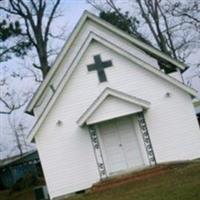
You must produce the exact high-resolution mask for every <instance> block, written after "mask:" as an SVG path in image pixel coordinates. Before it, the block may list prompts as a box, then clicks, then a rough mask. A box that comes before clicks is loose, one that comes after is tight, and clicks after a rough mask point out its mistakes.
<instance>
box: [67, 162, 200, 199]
mask: <svg viewBox="0 0 200 200" xmlns="http://www.w3.org/2000/svg"><path fill="white" fill-rule="evenodd" d="M134 199H135V200H200V162H196V163H190V164H177V165H172V166H170V167H169V169H168V170H167V171H166V173H165V174H162V175H158V176H153V177H149V178H143V179H141V180H133V181H131V182H129V183H126V184H123V185H120V186H116V187H113V188H110V189H105V190H104V191H101V192H89V193H87V194H79V195H76V196H73V197H70V198H67V200H134Z"/></svg>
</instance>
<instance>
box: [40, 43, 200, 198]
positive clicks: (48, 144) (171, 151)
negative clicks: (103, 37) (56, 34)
mask: <svg viewBox="0 0 200 200" xmlns="http://www.w3.org/2000/svg"><path fill="white" fill-rule="evenodd" d="M96 54H101V57H102V60H109V59H111V60H112V62H113V67H110V68H107V69H106V70H105V71H106V75H107V79H108V82H104V83H101V84H100V83H99V81H98V77H97V73H96V72H88V71H87V67H86V66H87V65H88V64H91V63H93V62H94V61H93V55H96ZM106 87H110V88H113V89H116V90H119V91H123V92H124V93H127V94H129V95H132V96H135V97H138V98H141V99H145V100H147V101H149V102H150V103H151V107H150V109H149V110H148V111H147V112H146V113H145V118H146V122H147V125H148V129H149V133H150V137H151V140H152V144H153V148H154V152H155V155H156V159H157V162H158V163H159V162H166V161H171V160H187V159H193V158H197V157H200V132H199V127H198V124H197V120H196V118H195V115H194V108H193V106H192V102H191V98H190V96H189V95H188V94H187V93H186V92H184V91H182V90H180V89H179V88H177V87H175V86H174V85H172V84H171V83H169V82H167V81H164V80H163V79H161V78H159V77H157V76H156V75H153V74H152V73H150V72H148V71H146V70H145V69H143V68H141V67H139V66H137V65H136V64H134V63H133V62H131V61H129V60H127V59H125V58H124V57H122V56H120V55H119V54H117V53H115V52H114V51H112V50H110V49H108V48H105V47H104V46H103V45H101V44H99V43H97V42H92V43H91V44H90V46H89V48H88V50H87V51H86V52H85V54H84V56H83V57H82V59H81V61H80V62H79V64H78V66H77V68H76V70H75V71H74V73H73V74H72V76H71V78H70V80H69V82H68V83H67V85H65V87H64V89H63V90H62V93H61V94H60V95H59V97H58V98H57V100H56V102H55V104H54V105H53V107H52V109H51V111H50V112H49V113H48V115H47V117H46V119H45V120H44V122H43V124H42V126H41V127H40V129H39V131H38V133H37V135H36V145H37V148H38V151H39V155H40V158H41V163H42V167H43V170H44V174H45V178H46V180H47V185H48V190H49V193H50V196H51V198H54V197H57V196H61V195H64V194H67V193H71V192H75V191H77V190H82V189H85V188H88V187H90V186H91V185H92V184H93V183H95V182H97V181H99V174H98V170H97V166H96V161H95V157H94V153H93V148H92V145H91V141H90V138H89V134H88V130H87V128H86V127H84V128H80V127H79V126H78V125H77V124H76V121H77V120H78V118H79V117H80V114H81V113H83V112H84V111H85V110H86V109H87V108H88V107H89V106H90V105H91V104H92V102H93V101H94V100H95V99H96V98H97V97H98V96H99V94H100V93H101V92H102V91H103V90H104V89H105V88H106ZM167 93H169V94H170V95H166V94H167ZM58 120H60V121H61V122H62V124H61V125H60V126H58V125H56V123H57V121H58Z"/></svg>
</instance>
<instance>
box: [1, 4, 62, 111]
mask: <svg viewBox="0 0 200 200" xmlns="http://www.w3.org/2000/svg"><path fill="white" fill-rule="evenodd" d="M60 1H61V0H52V1H48V2H47V1H46V0H1V1H0V12H1V15H2V16H3V17H4V18H5V19H6V20H3V22H2V23H1V28H2V30H3V31H4V32H5V34H3V35H2V33H4V32H1V36H2V37H1V38H2V40H1V46H0V61H1V62H3V61H7V58H8V57H9V58H10V53H14V54H16V55H23V56H25V55H26V53H27V51H28V50H29V49H31V50H35V51H34V52H36V54H37V56H36V59H35V61H34V62H33V65H32V66H33V67H30V66H29V67H28V68H27V67H26V69H25V70H24V71H26V72H27V74H28V75H27V74H25V73H23V75H22V74H20V73H18V72H17V71H14V72H12V74H11V77H16V78H21V79H24V78H28V77H30V76H32V77H33V78H34V80H35V81H36V82H39V83H41V81H42V79H43V78H44V77H45V76H46V75H47V73H48V71H49V69H50V59H51V56H55V54H56V53H57V51H55V49H53V48H52V46H50V43H51V41H52V40H55V39H60V37H61V36H62V34H63V32H62V33H61V34H58V35H54V34H53V31H51V26H52V23H53V21H54V19H55V18H56V17H58V16H60V13H59V14H57V11H58V7H59V4H60ZM16 19H17V21H16ZM12 21H13V22H12ZM14 25H15V26H14ZM10 33H12V34H10ZM11 36H12V37H13V38H14V39H12V38H11V39H12V40H11V39H10V37H11ZM5 38H6V39H7V40H5ZM51 39H52V40H51ZM10 40H11V42H10ZM8 43H9V44H8ZM1 47H2V48H1ZM9 47H11V48H9ZM30 47H33V48H30ZM1 58H2V59H1ZM8 65H9V64H8ZM38 70H39V71H40V72H41V74H42V78H41V76H38V73H37V71H38ZM0 71H1V77H0V90H1V92H0V114H10V113H11V112H12V111H14V110H17V109H20V108H21V107H23V106H24V105H25V104H26V103H27V101H28V100H29V99H30V96H31V95H30V92H24V93H23V94H18V92H16V90H12V89H11V88H9V87H10V86H8V81H7V79H10V77H9V78H8V77H4V76H3V75H2V74H3V72H2V71H3V65H1V67H0ZM30 74H31V75H30Z"/></svg>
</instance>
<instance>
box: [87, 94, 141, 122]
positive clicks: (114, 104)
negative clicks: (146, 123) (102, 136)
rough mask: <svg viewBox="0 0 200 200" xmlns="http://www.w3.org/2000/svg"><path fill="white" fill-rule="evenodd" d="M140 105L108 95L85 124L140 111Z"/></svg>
mask: <svg viewBox="0 0 200 200" xmlns="http://www.w3.org/2000/svg"><path fill="white" fill-rule="evenodd" d="M142 110H143V108H142V107H141V106H138V105H135V104H133V103H129V102H127V101H124V100H121V99H119V98H116V97H112V96H108V97H107V98H106V99H105V101H104V102H103V103H102V104H101V105H100V106H99V108H97V109H96V110H95V112H94V114H93V115H92V116H91V117H90V118H89V119H88V120H87V124H95V123H98V122H102V121H106V120H109V119H113V118H116V117H121V116H126V115H130V114H134V113H138V112H141V111H142Z"/></svg>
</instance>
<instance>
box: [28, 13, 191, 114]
mask: <svg viewBox="0 0 200 200" xmlns="http://www.w3.org/2000/svg"><path fill="white" fill-rule="evenodd" d="M88 20H91V21H93V22H95V23H97V24H99V25H100V26H103V27H104V28H106V29H108V30H110V31H111V32H113V33H115V34H117V35H119V36H121V37H122V38H124V39H126V40H127V41H129V42H130V43H132V44H133V45H135V46H136V47H138V48H140V49H142V50H144V51H145V52H149V53H150V54H151V55H155V56H156V57H159V58H161V59H163V60H164V61H167V62H169V63H171V64H172V65H175V66H177V67H178V68H180V69H181V70H184V69H185V68H186V66H185V65H184V64H183V63H180V62H179V61H177V60H175V59H173V58H171V57H169V56H168V55H166V54H164V53H162V52H161V51H159V50H158V49H156V48H154V47H151V46H149V45H147V44H145V43H143V42H142V41H139V40H138V39H135V38H134V37H132V36H130V35H128V34H127V33H125V32H123V31H121V30H120V29H118V28H116V27H115V26H113V25H111V24H110V23H108V22H106V21H104V20H102V19H100V18H98V17H97V16H95V15H93V14H91V13H89V12H88V11H85V12H84V14H83V15H82V17H81V19H80V20H79V22H78V24H77V25H76V27H75V28H74V30H73V32H72V33H71V35H70V37H69V38H68V40H67V42H66V43H65V45H64V47H63V48H62V50H61V52H60V54H59V55H58V56H57V58H56V60H55V62H54V64H53V66H52V67H51V69H50V71H49V73H48V74H47V77H46V78H45V79H44V81H43V82H42V84H41V85H40V86H39V88H38V90H37V92H36V93H35V95H34V96H33V98H32V100H31V101H30V103H29V104H28V106H27V108H26V112H27V113H29V114H33V108H34V106H35V105H36V104H37V102H38V100H39V99H40V97H41V96H42V94H43V93H44V91H45V89H46V88H47V86H48V83H49V82H50V81H51V80H52V78H53V76H54V74H55V73H56V71H57V69H58V66H59V64H60V63H61V61H62V59H63V57H64V55H65V54H66V53H67V52H68V50H69V48H70V47H71V45H72V43H73V42H74V41H75V39H76V37H77V35H78V33H79V32H80V30H81V29H82V27H83V26H84V24H85V23H86V21H88ZM166 76H167V75H166ZM182 85H183V84H182ZM185 87H186V86H185ZM187 88H188V87H187ZM187 92H188V91H187ZM189 93H192V95H194V91H193V92H192V89H191V90H190V92H189Z"/></svg>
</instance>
